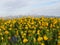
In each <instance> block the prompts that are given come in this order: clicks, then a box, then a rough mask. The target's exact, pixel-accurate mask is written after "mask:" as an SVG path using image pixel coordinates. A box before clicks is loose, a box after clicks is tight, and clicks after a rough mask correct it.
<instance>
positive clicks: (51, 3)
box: [0, 0, 60, 16]
mask: <svg viewBox="0 0 60 45" xmlns="http://www.w3.org/2000/svg"><path fill="white" fill-rule="evenodd" d="M59 4H60V1H59V0H0V16H7V15H20V14H21V15H24V14H25V15H27V14H31V15H32V14H40V15H41V14H44V15H57V14H58V15H60V13H59V11H60V8H59V7H60V5H59Z"/></svg>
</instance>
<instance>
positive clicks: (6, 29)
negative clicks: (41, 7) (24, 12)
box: [0, 16, 60, 45]
mask: <svg viewBox="0 0 60 45" xmlns="http://www.w3.org/2000/svg"><path fill="white" fill-rule="evenodd" d="M0 45H60V18H57V17H44V16H42V17H31V16H28V17H20V18H12V19H10V18H8V19H4V18H0Z"/></svg>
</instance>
